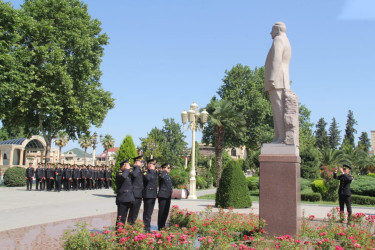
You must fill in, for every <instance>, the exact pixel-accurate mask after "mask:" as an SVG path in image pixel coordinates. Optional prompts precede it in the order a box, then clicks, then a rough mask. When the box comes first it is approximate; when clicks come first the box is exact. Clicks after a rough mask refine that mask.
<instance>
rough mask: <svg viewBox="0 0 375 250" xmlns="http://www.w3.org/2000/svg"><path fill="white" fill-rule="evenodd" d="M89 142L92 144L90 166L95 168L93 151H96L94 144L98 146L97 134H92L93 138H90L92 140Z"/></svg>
mask: <svg viewBox="0 0 375 250" xmlns="http://www.w3.org/2000/svg"><path fill="white" fill-rule="evenodd" d="M91 142H92V148H93V150H92V165H93V166H95V157H96V155H95V149H96V144H98V133H96V132H94V134H93V136H92V139H91Z"/></svg>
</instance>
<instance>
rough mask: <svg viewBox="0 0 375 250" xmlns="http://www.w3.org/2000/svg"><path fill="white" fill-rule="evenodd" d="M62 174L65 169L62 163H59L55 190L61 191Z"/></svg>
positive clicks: (56, 171)
mask: <svg viewBox="0 0 375 250" xmlns="http://www.w3.org/2000/svg"><path fill="white" fill-rule="evenodd" d="M62 175H63V170H62V168H61V164H60V163H57V167H56V169H55V192H60V191H61V182H62Z"/></svg>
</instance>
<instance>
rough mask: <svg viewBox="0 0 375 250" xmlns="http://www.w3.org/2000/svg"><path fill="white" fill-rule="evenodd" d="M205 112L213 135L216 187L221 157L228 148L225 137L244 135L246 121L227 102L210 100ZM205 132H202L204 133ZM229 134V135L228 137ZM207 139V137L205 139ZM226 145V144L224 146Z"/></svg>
mask: <svg viewBox="0 0 375 250" xmlns="http://www.w3.org/2000/svg"><path fill="white" fill-rule="evenodd" d="M207 112H208V113H209V117H208V123H209V124H211V126H213V128H214V129H213V135H212V137H211V138H212V139H213V141H211V142H206V143H212V144H213V145H214V147H215V155H216V186H219V182H220V178H221V172H222V155H223V150H224V149H225V147H226V146H230V144H229V143H228V141H226V138H228V137H226V136H230V137H238V138H239V137H240V136H241V135H244V133H245V130H246V129H245V125H246V121H245V119H244V117H243V115H242V113H240V112H237V111H236V110H235V109H234V107H233V106H232V104H231V102H230V101H228V100H224V99H222V100H220V101H217V100H215V99H212V100H211V102H210V103H209V104H208V105H207ZM205 132H207V131H204V132H203V133H205ZM229 133H231V134H230V135H229ZM206 138H207V137H206ZM226 143H228V144H229V145H228V144H226Z"/></svg>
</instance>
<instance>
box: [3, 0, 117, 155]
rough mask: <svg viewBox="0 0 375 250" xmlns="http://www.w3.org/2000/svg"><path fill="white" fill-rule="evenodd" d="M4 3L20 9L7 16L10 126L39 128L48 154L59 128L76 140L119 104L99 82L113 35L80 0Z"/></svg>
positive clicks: (6, 119)
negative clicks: (110, 37) (102, 31)
mask: <svg viewBox="0 0 375 250" xmlns="http://www.w3.org/2000/svg"><path fill="white" fill-rule="evenodd" d="M1 7H2V10H1V11H5V12H6V13H12V12H13V14H15V15H14V18H13V17H6V19H8V20H9V21H10V23H9V24H7V26H5V28H4V29H6V30H5V33H6V34H9V35H7V38H6V39H7V41H8V42H9V43H10V44H9V43H8V44H5V45H4V44H3V43H2V44H1V46H0V47H1V50H2V51H1V52H2V53H1V59H0V60H2V61H4V65H6V67H1V69H0V71H1V72H0V75H1V78H0V81H1V84H0V93H1V98H0V118H1V120H2V122H3V124H4V126H5V127H23V128H24V129H25V132H26V133H27V134H31V131H32V129H37V130H38V131H40V132H41V134H42V135H43V137H44V139H45V141H46V143H47V149H46V151H45V152H46V154H47V152H49V148H50V147H51V143H52V139H53V138H55V137H56V135H57V133H58V132H59V131H65V132H66V133H67V134H68V136H69V137H70V138H72V139H76V138H77V137H78V136H79V135H82V134H85V133H87V132H88V129H89V128H90V126H91V125H95V126H100V125H101V124H102V122H103V120H104V118H105V116H106V114H107V111H108V110H109V109H111V108H113V106H114V100H113V98H112V97H111V94H110V93H109V92H108V91H105V90H103V89H102V87H101V83H100V81H99V80H100V76H101V71H100V63H101V57H102V56H103V50H104V49H103V46H104V45H106V44H107V43H108V37H107V35H106V34H103V33H101V28H100V25H101V24H100V22H99V21H98V20H97V19H92V18H91V16H90V15H89V13H88V10H87V5H86V4H84V3H83V2H81V1H79V0H28V1H25V3H24V4H23V5H22V6H21V8H20V9H19V10H10V8H9V5H4V4H3V3H2V2H1ZM3 20H4V19H2V22H3ZM0 26H2V25H0ZM2 27H4V26H2ZM1 34H4V32H1ZM2 65H3V64H2ZM5 107H6V108H5ZM46 158H48V157H46Z"/></svg>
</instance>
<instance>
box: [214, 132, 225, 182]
mask: <svg viewBox="0 0 375 250" xmlns="http://www.w3.org/2000/svg"><path fill="white" fill-rule="evenodd" d="M223 145H224V128H223V127H219V126H215V154H216V188H218V187H219V183H220V179H221V172H222V171H223Z"/></svg>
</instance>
